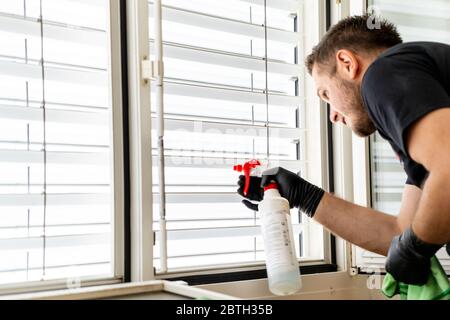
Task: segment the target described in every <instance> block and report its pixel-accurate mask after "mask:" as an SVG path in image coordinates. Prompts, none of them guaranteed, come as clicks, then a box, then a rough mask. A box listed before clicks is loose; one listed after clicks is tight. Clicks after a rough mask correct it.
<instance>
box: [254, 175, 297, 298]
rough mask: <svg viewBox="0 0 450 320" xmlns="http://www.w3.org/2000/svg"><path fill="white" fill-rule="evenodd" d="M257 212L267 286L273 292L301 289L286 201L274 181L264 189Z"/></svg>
mask: <svg viewBox="0 0 450 320" xmlns="http://www.w3.org/2000/svg"><path fill="white" fill-rule="evenodd" d="M259 212H260V214H261V229H262V235H263V240H264V250H265V254H266V267H267V277H268V281H269V289H270V291H271V292H272V293H273V294H275V295H290V294H294V293H296V292H297V291H298V290H300V289H301V286H302V283H301V277H300V270H299V266H298V261H297V257H296V254H295V243H294V236H293V232H292V224H291V219H290V209H289V202H288V201H287V200H286V199H284V198H282V197H281V196H280V193H279V192H278V186H277V184H276V183H271V184H269V185H268V186H267V187H265V188H264V199H263V200H262V201H261V203H260V204H259Z"/></svg>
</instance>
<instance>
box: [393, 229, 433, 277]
mask: <svg viewBox="0 0 450 320" xmlns="http://www.w3.org/2000/svg"><path fill="white" fill-rule="evenodd" d="M441 247H442V245H437V244H430V243H425V242H423V241H422V240H420V239H419V238H418V237H417V236H416V235H415V234H414V232H413V231H412V229H411V228H409V229H407V230H405V232H403V233H402V234H401V235H399V236H396V237H394V239H393V240H392V243H391V246H390V248H389V252H388V256H387V260H386V271H387V272H389V273H390V274H391V275H392V276H393V277H394V279H395V280H397V281H400V282H404V283H406V284H415V285H423V284H425V283H426V282H427V280H428V276H429V274H430V259H431V257H433V256H434V255H435V253H436V252H437V251H438V250H439V249H440V248H441Z"/></svg>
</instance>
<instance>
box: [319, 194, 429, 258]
mask: <svg viewBox="0 0 450 320" xmlns="http://www.w3.org/2000/svg"><path fill="white" fill-rule="evenodd" d="M420 195H421V190H420V189H419V188H417V187H416V186H412V185H405V189H404V191H403V196H402V206H401V209H400V213H399V215H398V218H397V217H395V216H392V215H388V214H385V213H382V212H380V211H376V210H373V209H370V208H365V207H361V206H358V205H355V204H353V203H350V202H348V201H345V200H342V199H339V198H337V197H335V196H333V195H331V194H328V193H326V194H325V195H324V197H323V198H322V201H321V202H320V204H319V206H318V207H317V210H316V213H315V215H314V219H315V220H316V221H317V222H319V223H320V224H322V225H323V226H324V227H326V228H327V229H329V230H330V231H332V232H333V233H335V234H336V235H338V236H340V237H341V238H344V239H346V240H348V241H350V242H352V243H354V244H356V245H358V246H360V247H361V248H364V249H366V250H369V251H372V252H375V253H378V254H382V255H386V254H387V252H388V249H389V246H390V244H391V241H392V238H393V237H394V236H396V235H398V234H400V233H402V231H403V230H404V229H406V228H407V227H408V226H410V225H411V221H412V219H413V216H414V213H415V212H416V210H417V205H418V203H419V199H420Z"/></svg>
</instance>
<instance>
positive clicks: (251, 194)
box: [237, 175, 264, 211]
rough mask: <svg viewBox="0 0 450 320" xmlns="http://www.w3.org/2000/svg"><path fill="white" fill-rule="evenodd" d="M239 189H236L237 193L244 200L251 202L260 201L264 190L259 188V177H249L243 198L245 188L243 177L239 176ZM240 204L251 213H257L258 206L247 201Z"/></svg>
mask: <svg viewBox="0 0 450 320" xmlns="http://www.w3.org/2000/svg"><path fill="white" fill-rule="evenodd" d="M237 184H238V186H239V189H237V193H238V194H240V195H241V196H243V197H244V198H247V199H250V200H253V201H261V200H262V199H263V196H264V189H263V188H261V178H260V177H252V176H250V185H249V187H248V194H247V195H246V196H244V186H245V176H242V175H241V176H239V181H238V182H237ZM242 203H243V204H244V205H245V206H246V207H247V208H249V209H250V210H253V211H258V205H257V204H254V203H252V202H250V201H248V200H242Z"/></svg>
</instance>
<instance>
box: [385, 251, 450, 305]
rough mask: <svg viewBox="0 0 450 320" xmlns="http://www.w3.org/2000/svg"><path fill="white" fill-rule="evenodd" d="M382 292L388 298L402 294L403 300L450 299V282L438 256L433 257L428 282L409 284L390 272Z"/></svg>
mask: <svg viewBox="0 0 450 320" xmlns="http://www.w3.org/2000/svg"><path fill="white" fill-rule="evenodd" d="M381 292H382V293H383V294H384V295H385V296H386V297H388V298H392V297H393V296H395V295H396V294H400V297H401V299H402V300H450V282H449V280H448V278H447V275H446V274H445V271H444V269H442V266H441V264H440V263H439V260H438V259H437V258H436V256H434V257H432V258H431V273H430V276H429V278H428V281H427V283H426V284H424V285H422V286H417V285H408V284H405V283H402V282H398V281H397V280H395V279H394V277H393V276H392V275H390V274H389V273H388V274H386V277H385V278H384V281H383V286H382V288H381Z"/></svg>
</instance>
